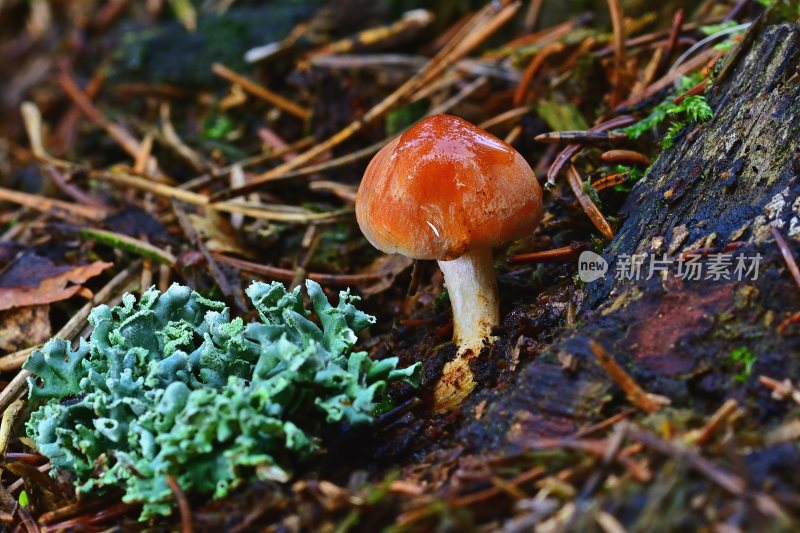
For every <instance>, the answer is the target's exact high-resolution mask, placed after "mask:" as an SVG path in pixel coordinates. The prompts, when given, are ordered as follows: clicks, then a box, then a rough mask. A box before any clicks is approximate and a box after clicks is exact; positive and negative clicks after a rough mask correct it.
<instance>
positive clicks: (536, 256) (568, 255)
mask: <svg viewBox="0 0 800 533" xmlns="http://www.w3.org/2000/svg"><path fill="white" fill-rule="evenodd" d="M588 248H589V243H586V242H574V243H572V244H569V245H567V246H562V247H561V248H553V249H552V250H542V251H540V252H530V253H527V254H517V255H512V256H511V257H509V258H508V262H509V263H511V264H512V265H518V264H520V263H566V262H568V261H572V260H573V259H575V258H576V257H577V256H578V254H579V253H580V252H582V251H584V250H586V249H588Z"/></svg>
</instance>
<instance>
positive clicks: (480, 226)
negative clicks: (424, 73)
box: [356, 115, 542, 260]
mask: <svg viewBox="0 0 800 533" xmlns="http://www.w3.org/2000/svg"><path fill="white" fill-rule="evenodd" d="M541 214H542V190H541V188H540V187H539V182H538V181H537V180H536V176H535V175H534V173H533V170H532V169H531V167H530V166H529V165H528V163H527V162H526V161H525V159H524V158H523V157H522V156H521V155H520V154H519V153H518V152H517V151H516V150H514V148H512V147H511V146H509V145H508V144H506V143H505V142H503V141H501V140H500V139H498V138H497V137H495V136H494V135H491V134H490V133H488V132H486V131H484V130H482V129H480V128H478V127H477V126H474V125H472V124H470V123H469V122H467V121H466V120H463V119H461V118H458V117H454V116H451V115H434V116H431V117H428V118H426V119H424V120H421V121H419V122H417V123H416V124H415V125H414V126H412V127H411V128H410V129H408V130H407V131H406V132H405V133H403V134H402V135H401V136H400V137H398V138H397V139H395V140H394V141H392V142H390V143H389V144H387V145H386V146H384V147H383V148H382V149H381V151H380V152H378V153H377V154H376V155H375V157H374V158H373V159H372V161H371V162H370V164H369V166H368V167H367V170H366V172H365V173H364V178H363V179H362V181H361V185H360V186H359V189H358V196H357V198H356V218H357V219H358V224H359V226H360V227H361V231H362V232H363V233H364V235H365V236H366V238H367V240H369V242H370V243H371V244H372V245H373V246H374V247H375V248H378V249H379V250H382V251H384V252H386V253H399V254H402V255H405V256H407V257H412V258H414V259H437V260H451V259H455V258H457V257H459V256H461V255H462V254H463V253H464V252H466V251H468V250H473V249H477V248H491V247H493V246H497V245H500V244H502V243H504V242H507V241H510V240H514V239H518V238H520V237H522V236H524V235H526V234H527V233H530V232H531V231H533V229H534V228H535V227H536V225H537V224H538V223H539V220H540V218H541Z"/></svg>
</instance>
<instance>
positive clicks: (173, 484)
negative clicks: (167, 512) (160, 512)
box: [167, 474, 193, 533]
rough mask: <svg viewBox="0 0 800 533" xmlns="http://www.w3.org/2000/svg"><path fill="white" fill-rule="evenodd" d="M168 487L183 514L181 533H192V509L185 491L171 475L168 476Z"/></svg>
mask: <svg viewBox="0 0 800 533" xmlns="http://www.w3.org/2000/svg"><path fill="white" fill-rule="evenodd" d="M167 485H169V490H171V491H172V494H173V496H175V500H177V502H178V510H179V511H180V513H181V533H192V531H193V528H192V508H191V507H190V506H189V500H187V499H186V495H185V494H184V493H183V489H181V486H180V485H179V484H178V482H177V481H176V480H175V478H174V477H173V476H171V475H169V474H167Z"/></svg>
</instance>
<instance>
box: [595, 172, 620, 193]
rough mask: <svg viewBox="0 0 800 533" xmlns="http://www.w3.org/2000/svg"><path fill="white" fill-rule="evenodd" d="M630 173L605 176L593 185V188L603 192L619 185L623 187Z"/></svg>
mask: <svg viewBox="0 0 800 533" xmlns="http://www.w3.org/2000/svg"><path fill="white" fill-rule="evenodd" d="M627 179H628V173H627V172H621V173H619V174H611V175H609V176H604V177H602V178H600V179H599V180H597V181H595V182H593V183H592V187H593V188H594V190H596V191H602V190H604V189H608V188H609V187H616V186H617V185H622V184H623V183H625V181H627Z"/></svg>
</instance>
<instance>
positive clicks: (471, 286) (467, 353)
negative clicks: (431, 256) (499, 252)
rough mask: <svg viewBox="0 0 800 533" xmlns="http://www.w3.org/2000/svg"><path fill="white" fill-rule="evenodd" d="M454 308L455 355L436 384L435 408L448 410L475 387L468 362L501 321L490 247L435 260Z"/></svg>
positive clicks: (479, 351)
mask: <svg viewBox="0 0 800 533" xmlns="http://www.w3.org/2000/svg"><path fill="white" fill-rule="evenodd" d="M438 263H439V268H441V269H442V274H444V283H445V286H446V287H447V293H448V295H449V296H450V305H451V306H452V308H453V342H454V343H455V344H456V346H458V353H457V354H456V358H455V359H454V360H452V361H449V362H448V363H447V364H446V365H445V367H444V370H443V371H442V379H441V380H439V383H438V384H437V387H436V392H435V394H434V396H435V398H436V406H435V408H436V410H437V411H448V410H450V409H452V408H454V407H456V406H457V405H458V404H460V403H461V401H462V400H463V399H464V398H465V397H466V396H467V395H468V394H469V393H470V392H471V391H472V389H473V388H475V381H474V380H473V379H472V371H471V370H470V368H469V362H470V361H471V360H473V359H474V358H476V357H477V356H478V355H480V353H481V350H482V349H483V347H484V344H485V342H486V341H491V340H493V337H492V329H493V328H495V327H496V326H497V325H498V324H499V322H500V304H499V301H498V295H497V277H496V275H495V271H494V260H493V256H492V250H491V249H489V248H480V249H477V250H472V251H469V252H466V253H465V254H464V255H462V256H461V257H459V258H458V259H453V260H452V261H438Z"/></svg>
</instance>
